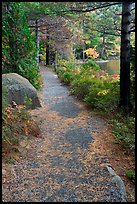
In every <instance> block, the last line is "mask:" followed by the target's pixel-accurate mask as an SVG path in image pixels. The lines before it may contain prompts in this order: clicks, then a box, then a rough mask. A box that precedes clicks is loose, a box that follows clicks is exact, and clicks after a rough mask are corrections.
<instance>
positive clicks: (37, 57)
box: [36, 20, 39, 63]
mask: <svg viewBox="0 0 137 204" xmlns="http://www.w3.org/2000/svg"><path fill="white" fill-rule="evenodd" d="M36 47H37V49H39V28H38V20H36ZM36 60H37V62H38V63H39V50H38V51H37V54H36Z"/></svg>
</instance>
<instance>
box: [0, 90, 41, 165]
mask: <svg viewBox="0 0 137 204" xmlns="http://www.w3.org/2000/svg"><path fill="white" fill-rule="evenodd" d="M5 92H6V89H4V88H3V90H2V95H3V97H2V156H3V159H4V160H5V161H7V162H11V161H13V158H12V156H11V155H12V153H13V152H18V151H19V150H18V147H19V143H20V141H21V140H22V139H24V138H27V139H30V137H31V136H36V137H37V136H38V135H39V134H40V130H39V127H38V125H37V124H36V122H35V121H34V120H33V119H32V117H31V115H30V113H29V112H28V111H27V110H26V107H25V106H17V107H15V108H13V107H12V106H11V105H8V104H7V102H6V97H5V95H6V94H5Z"/></svg>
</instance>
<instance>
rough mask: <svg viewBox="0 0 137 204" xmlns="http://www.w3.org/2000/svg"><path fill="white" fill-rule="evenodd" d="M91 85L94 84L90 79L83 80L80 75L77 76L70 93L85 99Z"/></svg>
mask: <svg viewBox="0 0 137 204" xmlns="http://www.w3.org/2000/svg"><path fill="white" fill-rule="evenodd" d="M91 85H92V83H91V80H90V79H89V78H83V77H82V76H80V75H76V76H75V78H74V80H73V81H72V83H71V88H70V92H71V93H72V94H75V95H77V96H78V97H79V98H81V99H83V98H84V97H85V96H86V95H87V94H88V93H89V88H90V86H91Z"/></svg>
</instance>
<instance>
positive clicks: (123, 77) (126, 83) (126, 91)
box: [120, 2, 131, 114]
mask: <svg viewBox="0 0 137 204" xmlns="http://www.w3.org/2000/svg"><path fill="white" fill-rule="evenodd" d="M130 23H131V3H130V2H124V3H122V29H121V56H120V107H123V109H124V111H125V112H126V114H129V112H130V110H131V103H130Z"/></svg>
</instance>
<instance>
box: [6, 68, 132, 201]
mask: <svg viewBox="0 0 137 204" xmlns="http://www.w3.org/2000/svg"><path fill="white" fill-rule="evenodd" d="M41 75H42V78H43V82H44V84H43V87H42V89H41V91H40V92H39V96H40V99H41V104H42V107H41V108H38V109H35V110H31V111H30V113H31V114H32V116H33V119H34V120H35V121H36V122H37V123H38V124H39V127H40V131H41V137H34V138H31V139H30V140H29V141H27V144H26V143H25V145H24V149H25V151H23V152H22V155H21V156H20V157H19V159H18V161H17V162H16V163H15V164H14V165H9V164H5V163H3V172H2V174H3V177H2V179H3V202H122V195H121V193H120V190H119V188H118V186H117V185H116V183H114V182H112V177H111V175H110V174H109V172H108V170H107V168H106V165H108V166H111V167H112V169H114V170H115V172H116V173H117V175H119V176H120V177H121V178H122V180H123V181H124V184H125V187H126V191H127V201H128V202H135V186H134V184H133V183H132V182H131V181H130V180H129V179H128V178H127V177H126V176H125V171H126V170H128V169H132V168H134V167H135V161H134V158H133V157H132V155H129V153H127V151H126V150H125V149H123V147H121V146H120V144H119V143H118V142H117V141H116V139H115V138H114V137H113V136H112V134H111V127H110V126H109V125H108V124H107V122H106V121H105V119H103V118H101V117H99V116H98V115H97V114H96V113H95V112H93V111H92V110H89V109H88V108H87V107H86V106H85V104H84V103H83V102H80V101H78V100H77V98H76V97H75V96H71V95H70V94H69V90H68V87H67V86H65V85H63V84H61V83H60V81H59V79H58V77H57V75H56V74H55V73H53V72H52V71H50V70H49V69H47V68H46V67H44V66H41Z"/></svg>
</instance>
